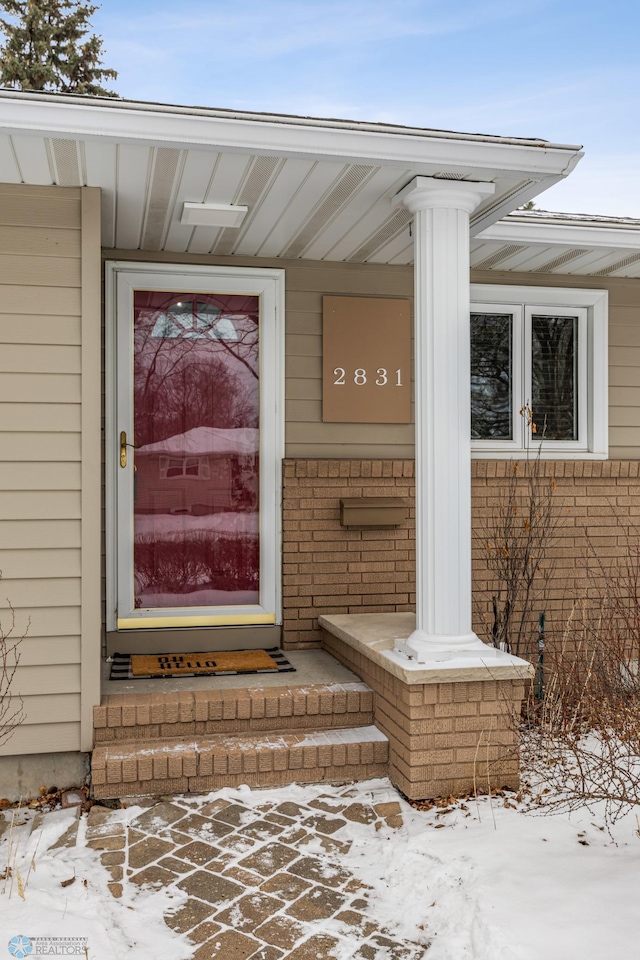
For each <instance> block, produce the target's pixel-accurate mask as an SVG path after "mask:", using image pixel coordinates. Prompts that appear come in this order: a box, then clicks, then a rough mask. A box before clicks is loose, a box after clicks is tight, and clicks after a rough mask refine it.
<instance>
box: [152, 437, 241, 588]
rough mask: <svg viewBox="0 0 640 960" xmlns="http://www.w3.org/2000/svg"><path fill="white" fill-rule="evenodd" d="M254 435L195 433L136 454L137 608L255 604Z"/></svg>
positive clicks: (157, 444)
mask: <svg viewBox="0 0 640 960" xmlns="http://www.w3.org/2000/svg"><path fill="white" fill-rule="evenodd" d="M257 461H258V430H256V429H253V428H250V427H243V428H238V429H222V428H219V427H195V428H193V429H192V430H188V431H187V432H186V433H181V434H177V435H176V436H173V437H168V438H167V439H166V440H160V441H157V442H156V443H148V444H146V445H144V446H142V447H140V448H139V449H138V450H137V451H136V480H137V482H136V502H135V519H134V532H135V544H134V552H135V582H136V589H135V593H136V603H137V605H138V607H155V606H166V605H169V606H171V605H178V606H210V605H219V604H238V603H255V602H257V600H258V582H259V577H258V552H259V540H258V512H257V510H258V462H257Z"/></svg>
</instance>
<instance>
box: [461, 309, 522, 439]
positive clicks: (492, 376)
mask: <svg viewBox="0 0 640 960" xmlns="http://www.w3.org/2000/svg"><path fill="white" fill-rule="evenodd" d="M512 338H513V317H512V316H511V314H509V313H504V314H502V313H472V314H471V437H472V439H473V440H511V439H512V437H513V424H512V422H511V411H512V410H513V402H512V391H513V386H512V374H511V371H512V364H513V355H512V354H513V343H512Z"/></svg>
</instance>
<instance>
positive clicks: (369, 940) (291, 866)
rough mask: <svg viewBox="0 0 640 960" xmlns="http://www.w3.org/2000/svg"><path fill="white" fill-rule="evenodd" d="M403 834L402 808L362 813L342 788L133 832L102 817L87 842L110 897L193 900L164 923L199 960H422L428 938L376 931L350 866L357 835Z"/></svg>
mask: <svg viewBox="0 0 640 960" xmlns="http://www.w3.org/2000/svg"><path fill="white" fill-rule="evenodd" d="M401 826H402V815H401V810H400V804H399V803H397V802H391V801H390V802H385V803H378V804H377V805H374V803H371V804H369V803H366V802H362V800H361V799H360V798H358V799H355V795H354V792H353V790H352V788H350V787H349V786H345V787H344V788H343V790H342V791H341V796H339V797H336V795H335V793H334V794H333V795H331V796H318V795H317V792H314V793H310V796H309V803H308V804H305V803H300V802H293V801H285V802H265V803H262V804H259V805H258V806H257V807H255V806H254V807H250V806H246V807H245V806H243V804H242V803H239V802H232V801H230V800H227V799H224V798H223V797H217V798H214V799H211V798H210V797H207V798H206V799H205V798H203V799H202V801H201V802H200V801H199V800H198V799H197V798H194V797H193V796H188V797H187V796H185V797H174V798H172V800H171V802H167V801H162V800H160V801H158V802H156V803H151V805H150V806H149V807H148V809H146V810H145V811H144V812H142V813H140V814H139V815H138V816H137V817H134V819H133V820H131V821H130V823H129V824H128V825H127V826H126V827H125V826H124V825H123V823H122V817H121V816H120V814H119V813H118V811H109V810H106V809H105V808H101V807H100V806H95V807H93V808H92V809H91V811H90V813H89V821H88V826H87V840H88V842H89V843H90V844H91V846H92V847H94V848H96V849H98V850H100V851H103V852H102V853H101V859H102V863H103V864H104V866H105V867H106V868H107V870H109V871H110V873H111V883H110V884H109V887H110V890H111V892H112V894H113V895H114V896H115V897H119V896H122V894H123V891H124V890H126V887H127V884H135V885H136V886H141V885H145V884H148V885H150V886H152V887H154V888H159V887H164V888H167V890H168V891H169V892H170V891H171V890H172V889H174V888H175V889H176V892H177V893H179V894H180V895H181V896H185V895H186V897H187V899H186V901H185V902H182V903H181V904H180V906H179V907H176V908H174V909H172V910H170V911H169V912H168V913H167V914H166V915H165V922H166V923H167V925H168V926H170V927H171V928H173V929H174V930H176V931H177V932H179V933H182V934H185V935H186V936H187V937H188V939H189V940H190V941H191V943H192V944H193V945H194V948H195V953H194V958H195V960H216V958H220V960H223V958H224V960H334V958H336V957H345V956H350V957H354V958H358V960H369V958H375V960H379V958H382V957H384V958H385V960H387V958H389V960H396V958H397V960H422V958H423V957H426V956H427V950H428V942H427V939H426V937H425V942H424V943H423V944H417V943H409V942H406V941H402V940H400V939H399V938H397V937H396V936H395V934H394V931H392V930H388V929H385V928H384V927H383V926H381V923H380V921H379V920H378V919H377V917H376V909H375V904H373V903H371V902H370V900H369V889H368V888H367V886H366V884H364V883H363V882H362V881H361V880H359V879H358V878H356V877H354V876H353V874H352V873H351V871H350V869H349V864H348V861H347V860H346V859H345V854H346V853H347V852H348V851H349V849H350V846H351V842H352V838H353V830H354V828H357V829H358V830H359V831H371V835H372V837H373V836H375V835H376V832H377V831H379V830H380V829H385V830H388V829H389V828H390V827H391V828H400V827H401Z"/></svg>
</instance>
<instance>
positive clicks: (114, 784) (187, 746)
mask: <svg viewBox="0 0 640 960" xmlns="http://www.w3.org/2000/svg"><path fill="white" fill-rule="evenodd" d="M388 748H389V741H388V740H387V738H386V737H385V735H384V734H383V733H381V732H380V730H378V728H377V727H374V726H367V727H351V728H342V729H333V730H324V731H321V730H314V731H309V732H304V731H299V732H297V733H295V732H287V733H282V734H279V735H278V734H273V733H271V734H269V733H265V734H262V735H260V734H249V735H245V734H235V735H228V734H218V735H216V736H211V737H206V738H202V739H191V738H175V739H169V738H168V739H166V740H135V741H129V742H123V741H117V742H112V743H109V744H102V745H100V746H97V747H95V749H94V751H93V758H92V764H91V780H92V785H93V795H94V796H95V798H96V799H98V800H101V799H106V798H115V797H134V796H145V795H153V794H170V793H189V792H191V793H198V792H206V791H210V790H219V789H220V788H222V787H234V786H239V785H240V784H242V783H246V784H248V785H249V786H252V787H267V786H280V785H282V784H286V783H296V782H300V783H315V782H319V781H323V780H368V779H369V778H370V777H381V776H386V775H387V763H388Z"/></svg>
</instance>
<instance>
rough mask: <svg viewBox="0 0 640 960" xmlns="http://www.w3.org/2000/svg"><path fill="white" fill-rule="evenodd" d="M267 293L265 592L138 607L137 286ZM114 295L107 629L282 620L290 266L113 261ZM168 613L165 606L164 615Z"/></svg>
mask: <svg viewBox="0 0 640 960" xmlns="http://www.w3.org/2000/svg"><path fill="white" fill-rule="evenodd" d="M137 289H138V290H149V289H151V290H167V291H177V292H182V291H184V292H193V293H225V294H237V293H239V294H247V295H254V296H259V297H260V332H259V383H260V459H259V463H260V506H259V529H260V601H259V603H258V604H255V605H252V606H250V607H212V608H203V607H192V608H190V609H187V608H183V609H175V610H171V609H168V610H162V611H160V610H158V611H157V612H154V613H150V612H149V611H146V610H136V609H135V607H134V602H133V553H132V546H133V510H132V504H133V482H134V481H133V468H132V466H131V465H128V466H127V468H125V469H122V468H121V467H120V463H119V453H120V439H119V438H120V433H121V431H123V430H124V431H126V433H127V436H128V437H132V436H133V400H132V393H133V346H132V344H133V293H134V290H137ZM105 304H106V409H105V418H106V430H105V442H106V449H105V474H106V477H105V479H106V555H107V570H106V575H107V618H106V619H107V630H108V631H112V630H126V629H140V628H144V627H156V628H166V627H195V626H198V627H203V626H236V625H241V624H247V625H249V624H252V625H256V624H274V623H281V622H282V614H281V604H282V598H281V595H282V587H281V576H280V570H281V549H282V543H281V541H282V533H281V531H282V523H281V512H282V508H281V503H282V496H281V484H282V479H281V469H282V458H283V456H284V270H274V269H259V268H252V267H216V266H200V265H197V266H196V265H191V264H166V263H138V262H133V261H110V262H108V263H107V264H106V265H105ZM160 614H162V615H160Z"/></svg>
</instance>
